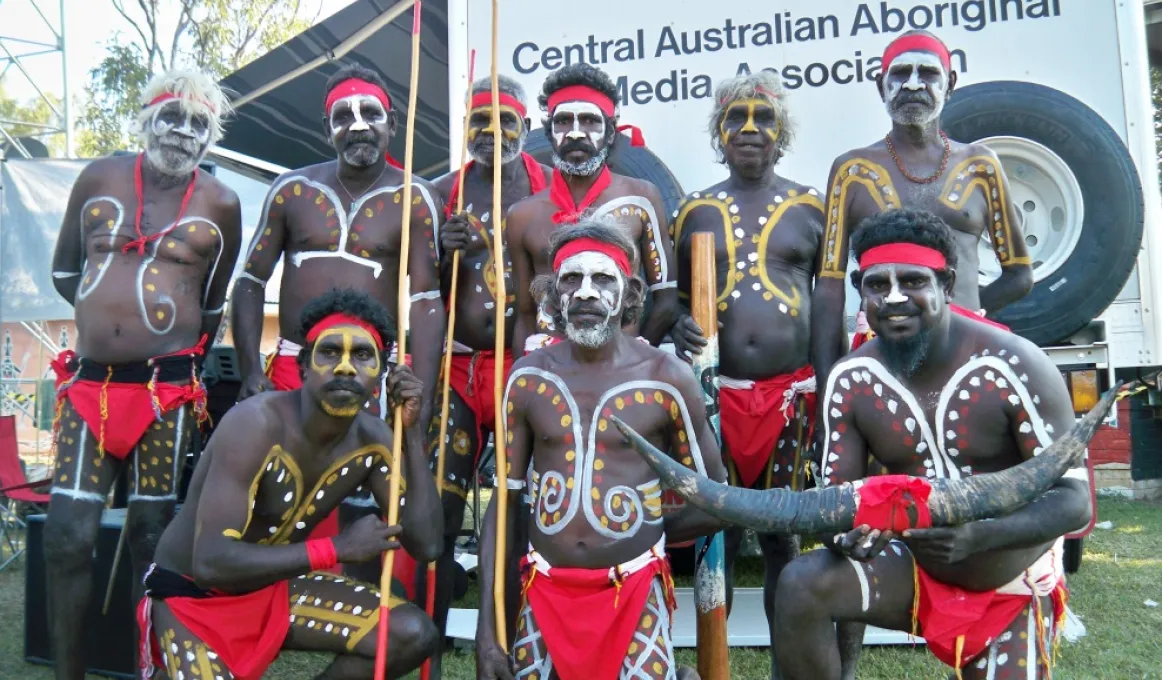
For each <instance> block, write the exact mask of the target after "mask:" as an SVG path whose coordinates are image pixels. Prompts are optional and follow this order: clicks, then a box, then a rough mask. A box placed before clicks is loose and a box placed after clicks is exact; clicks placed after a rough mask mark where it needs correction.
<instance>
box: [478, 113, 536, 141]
mask: <svg viewBox="0 0 1162 680" xmlns="http://www.w3.org/2000/svg"><path fill="white" fill-rule="evenodd" d="M500 113H501V115H502V116H503V115H504V114H505V113H509V114H512V116H513V117H514V118H516V119H517V121H523V120H524V118H523V117H522V116H521V115H520V113H518V112H517V110H516V109H514V108H512V107H511V106H505V105H504V104H501V105H500ZM479 114H484V115H486V116H488V124H487V125H485V126H484V127H478V126H476V125H475V124H474V123H473V122H471V121H472V118H473V117H475V116H477V115H479ZM468 115H469V121H470V122H469V123H468V141H469V142H474V141H476V137H477V136H479V135H492V134H493V130H492V107H491V106H478V107H476V108H475V109H472V111H471V112H470V113H469V114H468ZM522 127H523V122H518V124H517V126H516V129H515V130H509V129H507V128H505V127H503V123H502V125H501V129H500V132H501V134H502V135H504V138H505V139H506V140H508V141H510V142H515V141H517V140H518V139H520V134H521V128H522Z"/></svg>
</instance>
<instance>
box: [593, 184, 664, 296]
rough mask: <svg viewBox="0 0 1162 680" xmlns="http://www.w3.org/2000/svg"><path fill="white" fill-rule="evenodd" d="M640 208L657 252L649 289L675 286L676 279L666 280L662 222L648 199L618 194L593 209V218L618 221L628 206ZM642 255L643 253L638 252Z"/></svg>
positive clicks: (625, 216)
mask: <svg viewBox="0 0 1162 680" xmlns="http://www.w3.org/2000/svg"><path fill="white" fill-rule="evenodd" d="M631 207H634V208H640V209H641V210H643V211H644V212H645V214H646V219H648V220H649V224H647V225H645V227H646V229H647V231H648V233H649V236H650V242H651V243H653V245H654V251H655V252H657V253H658V259H657V261H656V262H654V265H655V266H656V267H657V270H658V273H657V276H658V280H657V281H653V282H651V285H650V290H658V289H662V288H676V287H677V286H678V282H677V281H668V280H667V279H668V278H669V275H670V263H669V262H667V261H666V251H665V250H664V249H663V248H662V243H663V241H662V223H661V222H659V221H658V213H657V211H655V210H654V204H653V203H650V201H649V199H647V198H645V197H644V196H619V197H617V198H615V199H613V200H611V201H609V202H608V203H604V204H602V205H600V206H598V207H597V208H594V209H593V219H608V218H612V219H614V220H617V221H620V220H622V219H625V218H627V217H628V215H629V208H631ZM640 255H642V256H644V255H645V253H640Z"/></svg>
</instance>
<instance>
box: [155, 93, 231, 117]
mask: <svg viewBox="0 0 1162 680" xmlns="http://www.w3.org/2000/svg"><path fill="white" fill-rule="evenodd" d="M170 100H178V101H181V97H179V96H177V95H176V94H174V93H173V92H162V93H161V94H159V95H157V96H156V97H154V98H153V99H150V100H149V103H148V104H146V105H145V106H143V107H142V108H145V109H148V108H149V107H151V106H153V105H155V104H160V103H162V102H168V101H170ZM196 101H198V102H199V103H200V104H202V105H203V106H205V107H206V108H207V109H210V113H212V114H214V115H218V110H217V109H215V108H214V107H213V106H211V105H210V102H208V101H206V100H205V99H198V100H196Z"/></svg>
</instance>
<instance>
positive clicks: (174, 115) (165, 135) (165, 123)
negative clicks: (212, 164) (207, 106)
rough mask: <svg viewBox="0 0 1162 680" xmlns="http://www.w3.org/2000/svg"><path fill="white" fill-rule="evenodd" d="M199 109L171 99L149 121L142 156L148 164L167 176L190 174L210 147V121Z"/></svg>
mask: <svg viewBox="0 0 1162 680" xmlns="http://www.w3.org/2000/svg"><path fill="white" fill-rule="evenodd" d="M199 109H200V107H198V106H193V105H186V106H184V107H183V103H182V102H179V101H174V100H170V101H168V102H166V103H165V104H163V105H161V106H158V107H157V108H156V109H155V110H154V112H153V116H152V117H151V118H150V123H149V129H148V130H147V135H146V147H145V153H146V156H147V157H148V158H149V162H150V164H151V165H152V166H153V167H155V168H157V169H158V170H159V171H161V172H163V173H165V174H169V175H185V174H187V173H190V172H193V170H194V168H196V167H197V166H198V163H200V162H201V161H202V158H203V157H205V155H206V151H208V150H209V148H210V118H209V115H208V113H207V112H205V111H201V110H199Z"/></svg>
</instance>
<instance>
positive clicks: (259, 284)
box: [230, 177, 287, 400]
mask: <svg viewBox="0 0 1162 680" xmlns="http://www.w3.org/2000/svg"><path fill="white" fill-rule="evenodd" d="M284 183H285V177H279V178H278V179H277V180H275V182H274V184H272V185H271V189H270V192H269V193H268V194H267V196H266V202H265V203H264V204H263V206H262V219H261V220H260V221H259V223H258V228H257V229H255V230H254V237H253V238H252V239H251V241H250V247H249V248H248V249H247V251H246V264H245V267H244V268H243V270H242V273H241V274H239V275H238V280H237V281H235V282H234V297H233V301H232V304H231V305H230V322H231V324H232V327H233V330H234V333H233V336H234V348H235V350H236V351H237V352H238V368H239V371H240V372H241V373H242V388H241V389H240V390H239V393H238V399H239V400H242V399H245V398H247V397H249V396H252V395H254V394H256V393H257V392H260V391H262V390H264V389H273V385H271V384H270V381H269V380H267V379H266V377H265V376H264V375H263V366H262V355H261V354H260V353H259V345H260V343H261V342H262V321H263V317H264V315H263V305H264V303H265V302H266V283H267V281H268V280H270V275H271V274H273V273H274V267H275V265H277V264H278V259H279V257H281V256H282V251H283V247H284V244H285V242H286V236H287V215H286V210H285V204H284V203H283V200H284V199H283V197H281V196H279V195H278V193H279V191H280V190H281V188H282V186H283V184H284Z"/></svg>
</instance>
